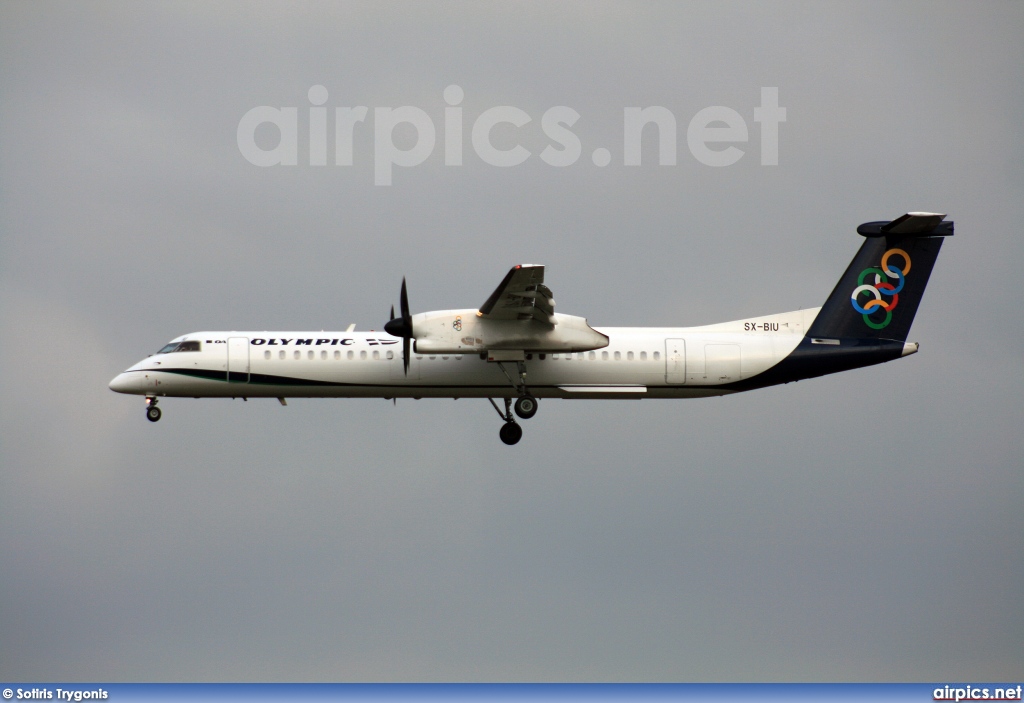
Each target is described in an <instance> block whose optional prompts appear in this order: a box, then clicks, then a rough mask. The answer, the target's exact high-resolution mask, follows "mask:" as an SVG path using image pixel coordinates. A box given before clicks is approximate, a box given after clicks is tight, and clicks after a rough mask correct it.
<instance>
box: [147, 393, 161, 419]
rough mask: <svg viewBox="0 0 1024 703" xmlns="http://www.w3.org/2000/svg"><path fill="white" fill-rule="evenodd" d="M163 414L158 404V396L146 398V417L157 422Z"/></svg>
mask: <svg viewBox="0 0 1024 703" xmlns="http://www.w3.org/2000/svg"><path fill="white" fill-rule="evenodd" d="M162 414H163V413H161V412H160V408H158V407H157V406H156V398H152V397H149V398H146V419H147V420H149V421H150V422H156V421H157V420H159V419H160V416H161V415H162Z"/></svg>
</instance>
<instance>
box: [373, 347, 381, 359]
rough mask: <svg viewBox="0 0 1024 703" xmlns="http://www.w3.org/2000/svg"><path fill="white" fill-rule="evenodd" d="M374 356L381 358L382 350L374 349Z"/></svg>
mask: <svg viewBox="0 0 1024 703" xmlns="http://www.w3.org/2000/svg"><path fill="white" fill-rule="evenodd" d="M373 358H374V359H379V358H380V352H379V351H377V350H376V349H374V350H373Z"/></svg>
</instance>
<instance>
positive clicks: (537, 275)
mask: <svg viewBox="0 0 1024 703" xmlns="http://www.w3.org/2000/svg"><path fill="white" fill-rule="evenodd" d="M477 314H478V315H480V317H483V318H486V319H489V320H530V319H533V320H537V321H538V322H541V323H543V324H545V325H548V326H551V327H554V325H555V300H554V296H552V294H551V289H550V288H548V287H547V286H545V285H544V267H543V266H541V265H539V264H521V265H519V266H514V267H512V269H511V270H510V271H509V272H508V275H506V276H505V279H504V280H503V281H502V282H501V283H500V284H498V287H497V288H496V289H495V290H494V292H493V293H491V297H490V298H488V299H487V302H485V303H484V304H483V305H481V306H480V311H479V313H477Z"/></svg>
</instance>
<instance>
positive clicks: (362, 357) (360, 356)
mask: <svg viewBox="0 0 1024 703" xmlns="http://www.w3.org/2000/svg"><path fill="white" fill-rule="evenodd" d="M359 358H360V359H365V358H366V350H365V349H364V350H362V351H361V352H359Z"/></svg>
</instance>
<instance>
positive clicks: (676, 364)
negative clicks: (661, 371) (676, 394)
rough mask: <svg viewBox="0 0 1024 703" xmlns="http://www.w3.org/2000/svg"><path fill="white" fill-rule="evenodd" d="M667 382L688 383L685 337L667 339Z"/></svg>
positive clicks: (672, 383) (675, 383) (674, 383)
mask: <svg viewBox="0 0 1024 703" xmlns="http://www.w3.org/2000/svg"><path fill="white" fill-rule="evenodd" d="M665 383H668V384H671V385H679V384H682V383H686V341H685V340H683V339H666V340H665Z"/></svg>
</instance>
